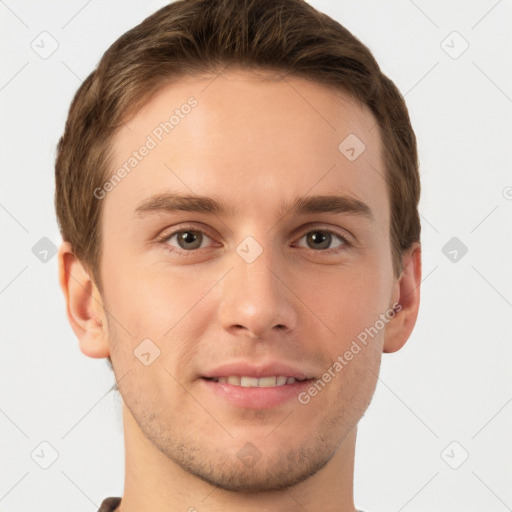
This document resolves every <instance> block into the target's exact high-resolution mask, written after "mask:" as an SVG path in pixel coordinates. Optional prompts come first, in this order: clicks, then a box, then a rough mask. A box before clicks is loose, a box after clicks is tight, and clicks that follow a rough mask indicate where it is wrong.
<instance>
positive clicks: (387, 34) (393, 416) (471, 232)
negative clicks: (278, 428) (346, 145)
mask: <svg viewBox="0 0 512 512" xmlns="http://www.w3.org/2000/svg"><path fill="white" fill-rule="evenodd" d="M165 3H166V2H163V1H156V0H153V1H145V2H142V1H139V2H126V1H125V2H121V1H112V0H109V1H101V2H100V1H99V0H92V1H91V0H89V1H83V0H80V1H75V0H73V1H66V2H64V1H62V2H57V1H51V2H50V1H32V2H29V1H18V2H15V1H14V0H0V25H1V32H0V33H1V38H2V41H1V43H2V59H1V63H0V69H1V71H0V73H1V74H0V109H1V111H0V115H1V120H2V122H1V128H0V129H1V148H0V172H1V188H0V226H1V235H2V251H1V253H0V258H1V262H0V308H1V309H0V311H1V335H2V337H1V342H2V345H1V350H2V354H1V358H0V365H1V366H0V375H1V388H0V389H1V402H0V428H1V432H2V436H1V455H0V457H1V460H2V462H3V464H2V465H1V468H0V474H1V481H0V510H1V511H6V512H7V511H9V512H15V511H27V510H38V511H41V512H46V511H48V512H49V511H52V512H55V511H58V510H75V511H80V512H81V511H83V512H95V511H96V510H97V508H98V507H99V504H100V503H101V501H102V500H103V499H104V498H105V497H107V496H121V495H122V492H123V481H124V453H123V450H124V447H123V436H122V418H121V409H120V400H119V398H118V397H117V396H116V394H115V393H113V392H110V393H109V389H110V388H111V386H112V385H113V383H114V379H113V375H112V373H111V372H110V370H109V369H108V367H107V364H106V361H105V360H96V359H90V358H87V357H86V356H84V355H83V354H82V353H81V352H80V350H79V348H78V342H77V339H76V338H75V336H74V334H73V332H72V330H71V328H70V326H69V325H68V322H67V319H66V316H65V304H64V298H63V296H62V294H61V291H60V288H59V287H58V273H57V258H56V257H55V256H54V255H53V254H52V252H51V247H52V246H53V245H55V246H58V245H59V243H60V241H61V239H60V235H59V232H58V229H57V224H56V219H55V213H54V209H53V193H54V176H53V172H54V171H53V164H54V158H55V146H56V143H57V140H58V138H59V136H60V135H61V133H62V131H63V127H64V121H65V118H66V115H67V110H68V108H69V104H70V101H71V98H72V96H73V94H74V93H75V91H76V89H77V88H78V86H79V85H80V83H81V81H82V80H83V79H84V78H85V77H86V76H87V75H88V74H89V73H90V71H92V69H93V68H94V67H95V66H96V64H97V63H98V61H99V59H100V58H101V55H102V53H103V52H104V51H105V50H106V49H107V47H108V46H109V45H110V44H111V43H112V42H113V41H114V40H115V39H117V37H119V36H120V35H121V34H122V33H124V32H125V31H126V30H127V29H129V28H131V27H132V26H134V25H135V24H137V23H139V22H140V21H142V19H143V18H144V17H146V16H147V15H149V14H151V13H152V12H154V11H155V10H156V9H157V8H159V7H161V6H162V5H164V4H165ZM310 3H311V4H312V5H314V6H315V7H317V8H319V9H320V10H323V11H324V12H326V13H327V14H329V15H331V16H332V17H334V18H335V19H337V20H338V21H340V22H341V23H342V24H343V25H345V26H346V27H347V28H348V29H349V30H351V31H352V32H353V33H354V34H355V35H356V36H358V37H359V38H360V39H362V40H363V42H365V43H366V44H367V45H368V46H369V47H370V49H371V50H372V51H373V53H374V54H375V56H376V58H377V60H378V61H379V63H380V64H381V67H382V68H383V70H384V72H385V73H386V74H388V75H389V76H390V77H391V78H392V79H393V80H394V81H395V83H396V84H397V85H398V87H399V88H400V90H401V91H402V93H403V94H404V95H405V98H406V101H407V103H408V107H409V109H410V114H411V117H412V122H413V126H414V129H415V131H416V134H417V137H418V142H419V150H420V159H421V174H422V184H423V192H422V200H421V215H422V227H423V234H422V243H423V271H424V279H423V284H422V304H421V308H420V314H419V318H418V323H417V326H416V329H415V331H414V333H413V335H412V337H411V339H410V340H409V342H408V343H407V344H406V346H405V347H404V348H403V349H402V350H401V351H400V352H398V353H395V354H387V355H384V357H383V363H382V371H381V375H380V381H379V384H378V388H377V391H376V394H375V397H374V399H373V402H372V404H371V405H370V408H369V410H368V412H367V414H366V415H365V416H364V418H363V419H362V421H361V423H360V427H359V438H358V445H357V454H356V468H355V501H356V505H357V507H358V508H361V509H363V510H366V511H368V512H385V511H391V512H399V511H402V510H403V511H411V512H412V511H418V512H419V511H433V510H439V511H442V510H450V511H452V512H456V511H465V512H468V511H483V510H485V511H486V512H491V511H496V512H500V511H505V510H512V508H511V507H512V487H511V485H510V481H511V473H512V471H511V470H512V457H511V455H512V449H511V448H512V436H510V432H511V426H512V425H511V419H512V404H511V401H512V386H511V378H510V373H511V372H510V366H511V353H512V348H511V343H510V341H511V339H510V338H511V336H510V332H511V318H512V315H511V310H512V286H511V273H512V270H511V265H510V261H512V258H511V256H512V254H511V253H512V250H511V249H512V244H511V237H510V233H511V224H512V222H511V221H512V216H511V210H512V200H511V199H512V175H511V172H510V168H511V160H512V155H511V151H510V147H511V141H512V137H511V135H512V134H511V132H512V128H511V123H510V121H511V117H512V99H511V98H512V67H511V65H510V62H511V49H512V41H511V39H512V36H511V34H512V30H511V28H512V27H511V21H512V2H511V1H510V0H501V1H496V0H492V1H491V0H489V1H487V0H486V1H483V0H482V1H478V2H475V1H472V2H470V1H450V2H445V1H436V2H434V1H426V0H415V1H414V2H413V1H407V0H402V1H394V2H391V1H368V0H357V1H334V0H328V1H327V0H324V1H320V0H311V2H310ZM454 31H456V32H457V33H458V34H459V35H457V34H454V33H453V32H454ZM42 32H47V33H48V34H42V35H41V33H42ZM466 42H467V43H466ZM56 44H58V47H57V48H56V50H55V51H54V52H53V53H52V54H51V55H46V54H45V53H44V52H50V51H51V50H52V49H53V47H52V45H53V46H55V45H56ZM466 44H469V47H468V48H467V50H466V51H464V52H463V53H461V52H462V50H464V48H465V46H466ZM459 54H460V55H459ZM43 57H45V58H43ZM45 237H46V239H48V240H46V239H44V238H45ZM453 237H456V240H452V241H451V242H449V241H450V240H451V239H452V238H453ZM41 239H44V240H42V241H41ZM446 244H448V245H446ZM462 244H464V246H465V247H466V248H467V253H466V254H465V255H462V253H463V251H462V249H463V245H462ZM453 250H456V251H457V258H456V260H455V261H452V260H453V259H454V257H455V253H454V252H453ZM45 251H49V252H46V253H45ZM43 442H44V443H49V445H51V446H49V445H48V444H43V445H41V443H43ZM54 450H55V452H54ZM55 453H56V454H58V457H57V458H56V460H55V461H54V462H53V463H52V461H53V458H55V456H56V455H55ZM54 455H55V456H54ZM466 456H467V457H468V458H467V460H464V459H465V458H466ZM50 463H52V464H51V465H50V466H49V467H48V468H47V469H43V468H42V467H41V466H45V465H48V464H50ZM196 508H197V504H196ZM199 510H200V508H199Z"/></svg>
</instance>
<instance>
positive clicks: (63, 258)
mask: <svg viewBox="0 0 512 512" xmlns="http://www.w3.org/2000/svg"><path fill="white" fill-rule="evenodd" d="M58 261H59V283H60V287H61V289H62V292H63V293H64V297H65V299H66V313H67V316H68V320H69V323H70V324H71V327H72V329H73V331H74V332H75V334H76V336H77V338H78V340H79V342H80V350H81V351H82V352H83V353H84V354H85V355H86V356H89V357H93V358H102V357H108V356H109V355H110V349H109V344H108V336H107V322H106V317H105V311H104V308H103V300H102V298H101V294H100V293H99V291H98V288H97V287H96V285H95V284H94V282H93V281H92V280H91V278H90V277H89V274H88V273H87V271H86V270H85V268H84V266H83V265H82V263H81V262H80V261H79V260H78V259H77V257H76V256H75V254H74V253H73V250H72V248H71V244H70V243H69V242H63V243H62V244H61V246H60V248H59V252H58Z"/></svg>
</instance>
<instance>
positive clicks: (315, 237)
mask: <svg viewBox="0 0 512 512" xmlns="http://www.w3.org/2000/svg"><path fill="white" fill-rule="evenodd" d="M302 238H306V244H307V247H308V248H309V249H313V250H323V249H335V248H337V247H341V246H343V245H347V241H346V240H345V238H343V237H342V236H341V235H338V234H337V233H334V232H332V231H326V230H320V229H317V230H314V231H309V232H308V233H306V234H305V235H304V236H303V237H302ZM302 238H301V240H302ZM336 238H337V239H338V240H339V241H340V242H339V243H338V244H337V245H335V246H333V247H331V244H332V243H333V241H335V240H336ZM302 247H304V246H302Z"/></svg>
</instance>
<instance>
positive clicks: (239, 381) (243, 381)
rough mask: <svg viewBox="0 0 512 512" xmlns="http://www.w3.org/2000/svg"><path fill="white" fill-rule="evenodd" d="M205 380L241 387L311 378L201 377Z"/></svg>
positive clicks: (272, 385) (275, 385)
mask: <svg viewBox="0 0 512 512" xmlns="http://www.w3.org/2000/svg"><path fill="white" fill-rule="evenodd" d="M203 378H204V379H206V380H210V381H213V382H217V383H219V384H230V385H232V386H239V387H242V388H275V387H280V386H286V385H289V384H294V383H295V382H304V381H307V380H312V379H296V378H295V377H288V376H286V375H279V376H270V377H259V378H258V377H248V376H238V375H230V376H229V377H203Z"/></svg>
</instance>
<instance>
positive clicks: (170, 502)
mask: <svg viewBox="0 0 512 512" xmlns="http://www.w3.org/2000/svg"><path fill="white" fill-rule="evenodd" d="M123 421H124V432H125V486H124V493H123V498H122V501H121V504H120V505H119V507H118V508H117V509H116V512H138V511H140V510H159V511H161V512H176V511H187V512H198V511H200V512H231V511H236V512H240V511H244V512H253V511H254V512H256V511H258V512H259V511H261V510H264V511H266V512H274V511H275V512H295V511H297V510H322V511H324V512H334V511H336V512H354V510H355V509H354V502H353V478H354V454H355V444H356V435H357V428H354V429H353V430H352V431H351V432H350V433H349V434H348V435H347V436H346V437H345V439H344V440H343V442H342V443H341V445H340V446H339V447H338V450H337V451H336V453H335V454H334V455H333V457H332V458H331V459H330V460H329V461H328V462H327V464H326V465H325V466H324V467H322V468H321V469H320V470H319V471H317V472H316V473H315V474H314V475H312V476H311V477H309V478H308V479H307V480H305V481H303V482H301V483H299V484H297V485H295V486H293V487H289V488H286V489H283V490H279V491H271V492H266V493H244V492H230V491H226V490H224V489H219V488H217V487H214V486H212V485H210V484H209V483H207V482H204V481H203V480H201V479H200V478H198V477H196V476H195V475H192V474H190V473H188V472H186V471H184V470H183V469H182V468H181V467H180V466H178V465H177V464H176V463H175V462H174V461H172V460H170V459H169V458H168V457H166V456H165V455H164V454H163V453H162V452H160V451H159V450H158V449H157V448H156V447H155V446H154V445H153V444H152V443H151V441H149V440H148V439H147V438H146V437H145V436H144V435H143V433H142V431H141V430H140V428H139V426H138V425H137V423H136V421H135V419H134V418H133V416H132V414H131V413H130V411H129V410H128V408H127V407H126V405H125V404H123Z"/></svg>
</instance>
